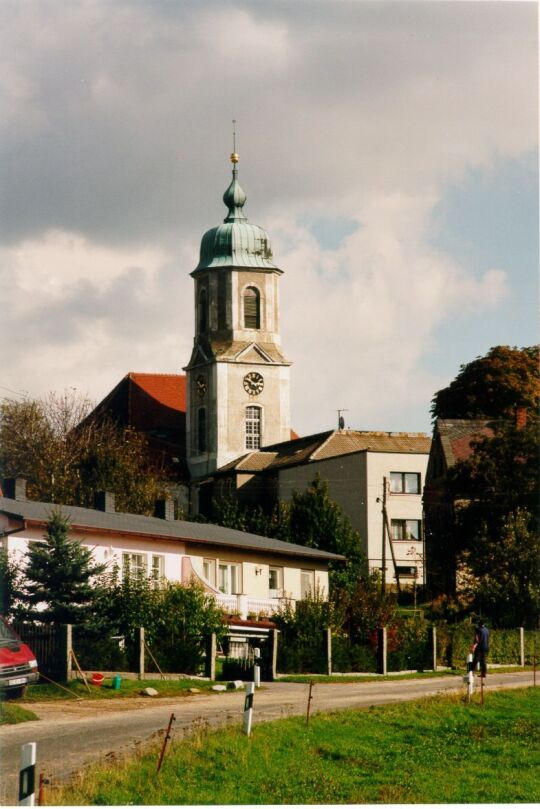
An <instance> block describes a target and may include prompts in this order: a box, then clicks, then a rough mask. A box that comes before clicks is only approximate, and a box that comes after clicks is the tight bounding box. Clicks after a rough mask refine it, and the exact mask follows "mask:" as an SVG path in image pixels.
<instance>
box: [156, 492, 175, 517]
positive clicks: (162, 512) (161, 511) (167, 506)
mask: <svg viewBox="0 0 540 809" xmlns="http://www.w3.org/2000/svg"><path fill="white" fill-rule="evenodd" d="M154 517H159V519H160V520H174V500H172V499H171V498H170V497H165V498H163V499H161V500H156V502H155V504H154Z"/></svg>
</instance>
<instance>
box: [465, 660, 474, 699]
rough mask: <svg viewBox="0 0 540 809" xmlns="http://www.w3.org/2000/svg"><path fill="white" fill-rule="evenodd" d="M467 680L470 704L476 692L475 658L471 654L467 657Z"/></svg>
mask: <svg viewBox="0 0 540 809" xmlns="http://www.w3.org/2000/svg"><path fill="white" fill-rule="evenodd" d="M465 680H466V682H467V695H468V698H469V702H470V701H471V697H472V695H473V691H474V668H473V656H472V654H471V653H469V654H468V655H467V676H466V678H465Z"/></svg>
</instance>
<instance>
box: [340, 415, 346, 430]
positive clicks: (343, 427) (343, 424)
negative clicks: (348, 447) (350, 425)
mask: <svg viewBox="0 0 540 809" xmlns="http://www.w3.org/2000/svg"><path fill="white" fill-rule="evenodd" d="M338 427H339V429H340V430H344V429H345V419H344V418H343V416H340V417H339V419H338Z"/></svg>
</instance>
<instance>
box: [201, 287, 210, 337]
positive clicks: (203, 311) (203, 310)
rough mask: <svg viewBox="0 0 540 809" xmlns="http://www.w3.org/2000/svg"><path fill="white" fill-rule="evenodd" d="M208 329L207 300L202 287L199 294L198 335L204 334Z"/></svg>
mask: <svg viewBox="0 0 540 809" xmlns="http://www.w3.org/2000/svg"><path fill="white" fill-rule="evenodd" d="M207 328H208V299H207V297H206V289H205V287H203V288H202V289H201V291H200V292H199V333H200V334H204V332H205V331H206V329H207Z"/></svg>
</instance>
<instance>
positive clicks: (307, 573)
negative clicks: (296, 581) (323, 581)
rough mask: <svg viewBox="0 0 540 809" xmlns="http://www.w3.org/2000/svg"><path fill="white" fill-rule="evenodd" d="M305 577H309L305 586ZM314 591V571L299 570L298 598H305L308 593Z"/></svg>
mask: <svg viewBox="0 0 540 809" xmlns="http://www.w3.org/2000/svg"><path fill="white" fill-rule="evenodd" d="M306 578H309V586H308V587H306V582H305V580H306ZM314 593H315V571H314V570H307V569H306V570H300V599H304V598H306V597H307V596H308V595H309V594H311V595H313V594H314Z"/></svg>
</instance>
